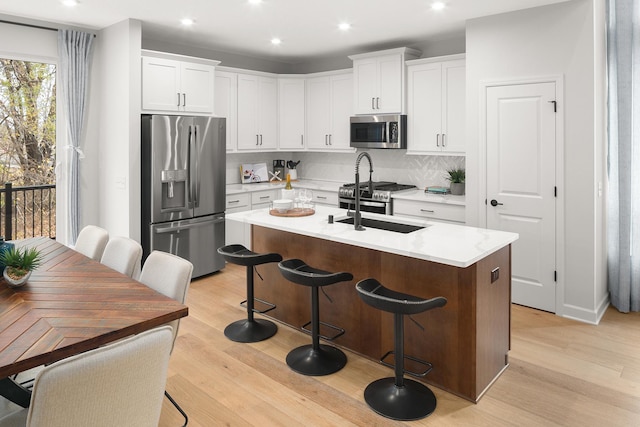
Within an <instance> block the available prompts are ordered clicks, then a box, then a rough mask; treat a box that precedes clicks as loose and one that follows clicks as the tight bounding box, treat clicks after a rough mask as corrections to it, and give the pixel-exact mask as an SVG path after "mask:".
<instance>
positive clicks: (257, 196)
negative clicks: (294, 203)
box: [251, 190, 278, 208]
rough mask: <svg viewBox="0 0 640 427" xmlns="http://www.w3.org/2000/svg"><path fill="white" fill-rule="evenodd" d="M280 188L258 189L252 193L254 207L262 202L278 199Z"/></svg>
mask: <svg viewBox="0 0 640 427" xmlns="http://www.w3.org/2000/svg"><path fill="white" fill-rule="evenodd" d="M277 194H278V190H267V191H256V192H255V193H251V206H252V208H254V207H255V206H256V205H259V204H261V203H269V202H272V201H273V200H275V199H277Z"/></svg>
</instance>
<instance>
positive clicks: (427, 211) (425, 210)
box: [420, 209, 435, 213]
mask: <svg viewBox="0 0 640 427" xmlns="http://www.w3.org/2000/svg"><path fill="white" fill-rule="evenodd" d="M420 212H426V213H434V212H435V211H432V210H431V209H420Z"/></svg>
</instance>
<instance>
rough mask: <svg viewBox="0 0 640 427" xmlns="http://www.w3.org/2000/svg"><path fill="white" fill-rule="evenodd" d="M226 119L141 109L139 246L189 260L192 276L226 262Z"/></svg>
mask: <svg viewBox="0 0 640 427" xmlns="http://www.w3.org/2000/svg"><path fill="white" fill-rule="evenodd" d="M225 124H226V119H224V118H217V117H188V116H162V115H147V114H144V115H142V131H141V134H142V135H141V136H142V138H141V141H142V147H141V158H142V165H141V172H142V179H141V182H142V189H141V195H142V247H143V250H144V254H143V259H146V257H147V256H148V255H149V253H151V251H153V250H161V251H165V252H169V253H172V254H175V255H178V256H181V257H183V258H185V259H188V260H189V261H191V262H192V263H193V277H199V276H203V275H205V274H209V273H213V272H214V271H218V270H220V269H222V268H223V267H224V259H223V258H222V256H220V255H219V254H218V252H217V251H216V249H217V248H219V247H220V246H223V245H224V209H225V184H226V182H225V179H226V141H225V135H226V134H225Z"/></svg>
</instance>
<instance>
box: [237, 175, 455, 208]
mask: <svg viewBox="0 0 640 427" xmlns="http://www.w3.org/2000/svg"><path fill="white" fill-rule="evenodd" d="M343 184H344V183H343V182H335V181H319V180H315V179H301V180H299V181H293V182H292V183H291V185H292V186H293V188H296V187H300V188H306V189H308V190H319V191H334V192H336V193H337V192H338V189H339V188H340V186H341V185H343ZM281 188H284V181H283V182H278V183H276V182H258V183H253V184H229V185H227V194H240V193H251V192H254V191H263V190H274V189H275V190H279V189H281ZM392 197H393V198H394V199H403V200H417V201H422V202H432V203H447V204H450V205H461V206H464V205H465V198H464V196H452V195H451V194H445V195H440V194H430V193H425V192H424V190H422V189H416V190H414V191H401V192H399V193H394V194H393V195H392Z"/></svg>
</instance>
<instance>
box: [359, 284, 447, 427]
mask: <svg viewBox="0 0 640 427" xmlns="http://www.w3.org/2000/svg"><path fill="white" fill-rule="evenodd" d="M356 291H357V292H358V295H359V296H360V298H361V299H362V301H364V302H365V303H366V304H368V305H370V306H372V307H374V308H377V309H379V310H383V311H387V312H390V313H393V315H394V322H393V323H394V350H393V351H391V352H388V353H387V354H386V355H384V356H383V358H382V360H381V362H382V363H383V364H384V365H386V366H392V365H389V364H387V363H385V362H384V359H385V358H386V357H387V356H388V355H390V354H394V359H395V365H394V366H393V367H394V370H395V376H394V377H388V378H381V379H379V380H376V381H374V382H372V383H370V384H369V385H368V386H367V387H366V389H365V390H364V400H365V401H366V402H367V404H368V405H369V407H370V408H371V409H373V410H374V411H375V412H377V413H378V414H380V415H382V416H385V417H387V418H391V419H394V420H400V421H411V420H418V419H421V418H424V417H426V416H427V415H430V414H431V413H432V412H433V411H434V410H435V409H436V404H437V401H436V396H435V395H434V394H433V392H432V391H431V390H430V389H429V388H428V387H427V386H425V385H424V384H422V383H420V382H418V381H414V380H411V379H405V378H404V374H405V373H408V374H411V375H414V376H425V375H426V374H427V373H429V372H430V371H431V369H432V365H431V363H429V362H425V361H423V360H420V359H417V358H414V357H409V356H405V354H404V316H405V315H411V314H418V313H422V312H424V311H427V310H431V309H434V308H438V307H443V306H444V305H445V304H446V303H447V299H446V298H444V297H436V298H431V299H424V298H419V297H416V296H413V295H409V294H405V293H402V292H397V291H393V290H391V289H388V288H385V287H384V286H382V284H381V283H380V282H378V281H377V280H376V279H372V278H370V279H364V280H361V281H360V282H358V283H357V284H356ZM405 358H407V359H410V360H413V361H414V362H417V363H419V364H422V365H425V366H428V369H427V370H426V371H424V372H423V373H413V372H409V371H405V369H404V359H405Z"/></svg>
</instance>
